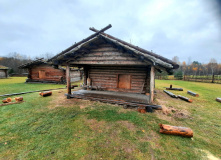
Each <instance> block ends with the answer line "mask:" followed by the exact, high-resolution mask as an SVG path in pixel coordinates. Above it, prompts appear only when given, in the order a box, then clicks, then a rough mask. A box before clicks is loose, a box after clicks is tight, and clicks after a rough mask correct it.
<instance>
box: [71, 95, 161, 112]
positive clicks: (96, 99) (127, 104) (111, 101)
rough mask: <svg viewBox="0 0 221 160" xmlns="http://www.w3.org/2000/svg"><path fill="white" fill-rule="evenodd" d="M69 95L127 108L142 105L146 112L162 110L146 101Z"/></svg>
mask: <svg viewBox="0 0 221 160" xmlns="http://www.w3.org/2000/svg"><path fill="white" fill-rule="evenodd" d="M71 97H72V98H77V99H85V100H91V101H100V102H103V103H110V104H118V105H123V106H126V107H124V108H127V106H130V107H143V109H144V108H145V110H146V112H152V109H155V110H162V107H161V106H159V105H148V104H146V103H141V102H127V101H124V100H120V99H105V98H95V97H92V96H84V95H81V94H72V95H71Z"/></svg>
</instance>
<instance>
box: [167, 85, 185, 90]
mask: <svg viewBox="0 0 221 160" xmlns="http://www.w3.org/2000/svg"><path fill="white" fill-rule="evenodd" d="M166 90H176V91H183V88H173V86H172V85H170V87H169V88H166Z"/></svg>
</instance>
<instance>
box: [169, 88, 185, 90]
mask: <svg viewBox="0 0 221 160" xmlns="http://www.w3.org/2000/svg"><path fill="white" fill-rule="evenodd" d="M166 90H176V91H183V88H166Z"/></svg>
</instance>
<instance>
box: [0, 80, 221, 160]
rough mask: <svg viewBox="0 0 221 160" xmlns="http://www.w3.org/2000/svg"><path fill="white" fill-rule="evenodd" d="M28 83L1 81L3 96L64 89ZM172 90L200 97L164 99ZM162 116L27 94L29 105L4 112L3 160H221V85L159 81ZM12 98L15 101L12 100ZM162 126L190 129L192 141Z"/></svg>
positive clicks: (58, 94) (0, 129)
mask: <svg viewBox="0 0 221 160" xmlns="http://www.w3.org/2000/svg"><path fill="white" fill-rule="evenodd" d="M23 82H24V78H13V79H8V80H6V79H0V95H1V94H5V93H15V92H21V91H22V92H23V91H32V90H39V89H47V88H50V89H52V88H60V87H64V85H53V84H50V85H48V84H25V83H23ZM170 84H173V86H174V87H182V88H184V91H183V92H179V91H174V93H175V94H180V95H183V96H187V97H191V96H190V95H187V94H186V91H187V90H191V91H193V92H196V93H198V94H199V95H200V97H191V98H192V99H193V103H187V102H185V101H182V100H179V99H172V98H170V97H169V96H167V95H166V94H165V93H163V89H165V88H164V87H168V86H169V85H170ZM156 90H157V96H156V99H155V103H156V104H160V105H162V107H163V110H162V111H156V112H154V113H146V114H141V113H138V112H137V111H136V110H135V109H123V108H122V106H117V105H109V104H104V103H100V102H90V101H86V100H75V99H66V98H65V96H64V94H65V92H66V90H57V91H53V94H52V96H50V97H44V98H43V97H41V96H39V95H38V93H30V94H24V95H23V97H24V100H25V102H24V103H22V104H14V105H8V106H2V107H1V108H0V159H145V160H146V159H181V160H182V159H194V160H197V159H199V160H200V159H212V158H213V159H216V158H217V159H218V158H220V157H221V152H220V150H221V118H220V115H221V113H220V112H221V103H218V102H216V101H215V98H216V97H221V85H219V84H207V83H206V84H205V83H193V82H184V81H169V80H168V81H167V80H161V81H160V80H158V81H156ZM12 98H13V97H12ZM2 99H3V98H2ZM159 123H163V124H170V125H177V126H186V127H190V128H191V129H192V130H193V132H194V137H193V138H184V137H179V136H173V135H163V134H160V133H159V125H158V124H159Z"/></svg>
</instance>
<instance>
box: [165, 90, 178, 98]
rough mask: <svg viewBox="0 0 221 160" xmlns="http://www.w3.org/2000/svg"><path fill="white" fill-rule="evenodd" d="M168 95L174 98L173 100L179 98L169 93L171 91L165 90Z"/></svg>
mask: <svg viewBox="0 0 221 160" xmlns="http://www.w3.org/2000/svg"><path fill="white" fill-rule="evenodd" d="M163 91H164V92H165V93H166V94H168V95H169V96H170V97H173V98H177V96H176V95H175V94H173V93H172V92H169V91H166V90H163Z"/></svg>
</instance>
